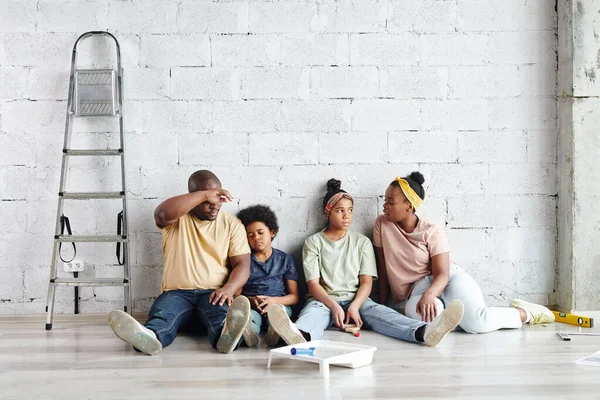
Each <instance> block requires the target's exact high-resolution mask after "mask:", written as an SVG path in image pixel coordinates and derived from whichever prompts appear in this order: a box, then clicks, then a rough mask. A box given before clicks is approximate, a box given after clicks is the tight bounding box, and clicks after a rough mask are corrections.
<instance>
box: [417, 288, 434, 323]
mask: <svg viewBox="0 0 600 400" xmlns="http://www.w3.org/2000/svg"><path fill="white" fill-rule="evenodd" d="M417 314H419V315H420V316H421V319H422V320H423V321H425V322H431V321H433V320H434V319H435V317H437V306H436V304H435V297H434V296H433V295H431V294H430V293H427V292H425V293H423V296H421V300H419V302H418V303H417Z"/></svg>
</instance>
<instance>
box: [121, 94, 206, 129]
mask: <svg viewBox="0 0 600 400" xmlns="http://www.w3.org/2000/svg"><path fill="white" fill-rule="evenodd" d="M128 112H130V115H131V116H130V117H129V122H128V123H127V126H128V127H134V128H135V130H136V131H137V132H148V133H160V134H168V133H173V132H208V131H210V129H211V118H212V106H211V104H210V103H205V102H200V101H145V102H143V103H138V104H135V106H134V107H130V108H128Z"/></svg>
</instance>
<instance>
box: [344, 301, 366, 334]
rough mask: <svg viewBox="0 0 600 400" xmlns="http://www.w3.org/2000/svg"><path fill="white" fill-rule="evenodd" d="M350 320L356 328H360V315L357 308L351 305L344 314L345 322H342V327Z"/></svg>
mask: <svg viewBox="0 0 600 400" xmlns="http://www.w3.org/2000/svg"><path fill="white" fill-rule="evenodd" d="M350 320H352V321H354V323H355V324H356V327H357V328H360V327H362V324H363V322H362V319H360V313H359V312H358V307H356V306H354V305H351V306H350V307H348V311H347V312H346V321H344V326H345V325H348V324H349V323H350Z"/></svg>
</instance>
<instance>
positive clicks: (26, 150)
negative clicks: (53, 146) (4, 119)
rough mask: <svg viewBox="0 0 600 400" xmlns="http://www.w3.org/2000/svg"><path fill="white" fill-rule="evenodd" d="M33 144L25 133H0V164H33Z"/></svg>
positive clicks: (34, 156) (34, 155) (34, 160)
mask: <svg viewBox="0 0 600 400" xmlns="http://www.w3.org/2000/svg"><path fill="white" fill-rule="evenodd" d="M35 144H36V142H35V141H34V140H33V138H32V137H31V136H29V135H27V134H14V133H0V149H1V150H0V166H28V165H35V162H36V152H35V150H34V149H35Z"/></svg>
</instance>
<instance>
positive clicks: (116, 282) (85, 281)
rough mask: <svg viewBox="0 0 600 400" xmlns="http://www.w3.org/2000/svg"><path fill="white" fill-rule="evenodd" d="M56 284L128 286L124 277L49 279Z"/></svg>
mask: <svg viewBox="0 0 600 400" xmlns="http://www.w3.org/2000/svg"><path fill="white" fill-rule="evenodd" d="M50 283H51V284H53V285H56V286H129V279H125V278H81V279H79V278H56V279H50Z"/></svg>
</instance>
